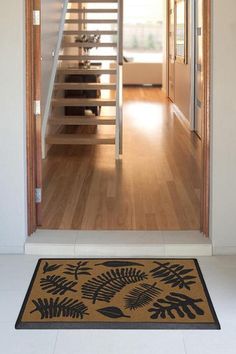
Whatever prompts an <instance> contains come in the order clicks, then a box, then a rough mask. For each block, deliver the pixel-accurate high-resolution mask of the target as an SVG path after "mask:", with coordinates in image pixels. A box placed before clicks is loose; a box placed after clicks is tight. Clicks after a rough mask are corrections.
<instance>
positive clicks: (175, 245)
mask: <svg viewBox="0 0 236 354" xmlns="http://www.w3.org/2000/svg"><path fill="white" fill-rule="evenodd" d="M25 254H30V255H41V256H43V255H47V256H49V255H50V256H76V257H89V258H91V257H157V256H162V257H175V256H178V257H197V256H211V255H212V244H211V241H210V240H209V239H207V238H205V237H204V236H202V235H201V234H200V232H197V231H186V232H185V231H183V232H181V231H180V232H161V231H49V230H38V231H37V232H36V233H35V234H34V235H33V236H32V237H28V239H27V241H26V243H25Z"/></svg>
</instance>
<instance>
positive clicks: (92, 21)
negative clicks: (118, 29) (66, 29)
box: [65, 19, 117, 24]
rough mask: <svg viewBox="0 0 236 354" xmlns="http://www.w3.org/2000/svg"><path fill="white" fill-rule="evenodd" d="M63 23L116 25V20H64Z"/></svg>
mask: <svg viewBox="0 0 236 354" xmlns="http://www.w3.org/2000/svg"><path fill="white" fill-rule="evenodd" d="M65 23H71V24H73V23H75V24H78V23H105V24H107V23H117V20H101V19H94V20H89V19H86V20H79V19H78V20H71V19H66V20H65Z"/></svg>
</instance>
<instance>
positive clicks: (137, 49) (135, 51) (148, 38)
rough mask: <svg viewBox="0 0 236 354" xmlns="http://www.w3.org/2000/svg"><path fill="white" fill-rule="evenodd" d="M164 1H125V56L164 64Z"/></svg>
mask: <svg viewBox="0 0 236 354" xmlns="http://www.w3.org/2000/svg"><path fill="white" fill-rule="evenodd" d="M163 30H164V28H163V0H145V1H142V2H141V1H137V0H125V1H124V56H125V57H126V58H127V59H128V60H129V61H135V62H154V63H156V62H158V63H160V62H163Z"/></svg>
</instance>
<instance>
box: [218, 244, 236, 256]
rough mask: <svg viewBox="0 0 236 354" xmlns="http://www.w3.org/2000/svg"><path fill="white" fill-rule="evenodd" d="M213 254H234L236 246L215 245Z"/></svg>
mask: <svg viewBox="0 0 236 354" xmlns="http://www.w3.org/2000/svg"><path fill="white" fill-rule="evenodd" d="M213 255H214V256H234V255H236V247H235V246H232V247H231V246H221V247H213Z"/></svg>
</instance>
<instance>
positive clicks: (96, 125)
mask: <svg viewBox="0 0 236 354" xmlns="http://www.w3.org/2000/svg"><path fill="white" fill-rule="evenodd" d="M64 6H66V9H64V15H65V16H64V19H63V21H62V26H63V31H62V33H63V35H62V38H61V42H60V51H59V53H58V56H57V61H58V62H57V71H56V75H55V81H54V87H53V94H52V96H51V99H50V101H51V103H50V114H49V117H48V121H47V131H48V134H47V136H46V144H47V145H98V144H105V145H115V156H116V159H119V157H120V155H121V154H122V87H123V83H122V65H123V53H122V47H123V43H122V32H123V30H122V28H123V0H101V1H98V0H69V1H68V0H67V1H65V5H64ZM82 36H86V39H87V38H88V37H90V38H91V36H100V41H99V42H96V43H95V44H93V45H94V46H95V48H93V50H90V48H91V43H90V42H86V41H82V40H81V38H82ZM78 39H79V40H78ZM88 49H89V50H88ZM91 52H92V53H91ZM91 95H93V96H94V97H93V96H92V97H91ZM76 111H78V112H80V113H79V114H75V112H76ZM81 112H82V113H81ZM109 127H110V128H109ZM112 127H113V128H114V129H112ZM91 128H93V129H92V130H91ZM86 129H87V131H86ZM111 130H112V131H111ZM107 131H108V133H107Z"/></svg>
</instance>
